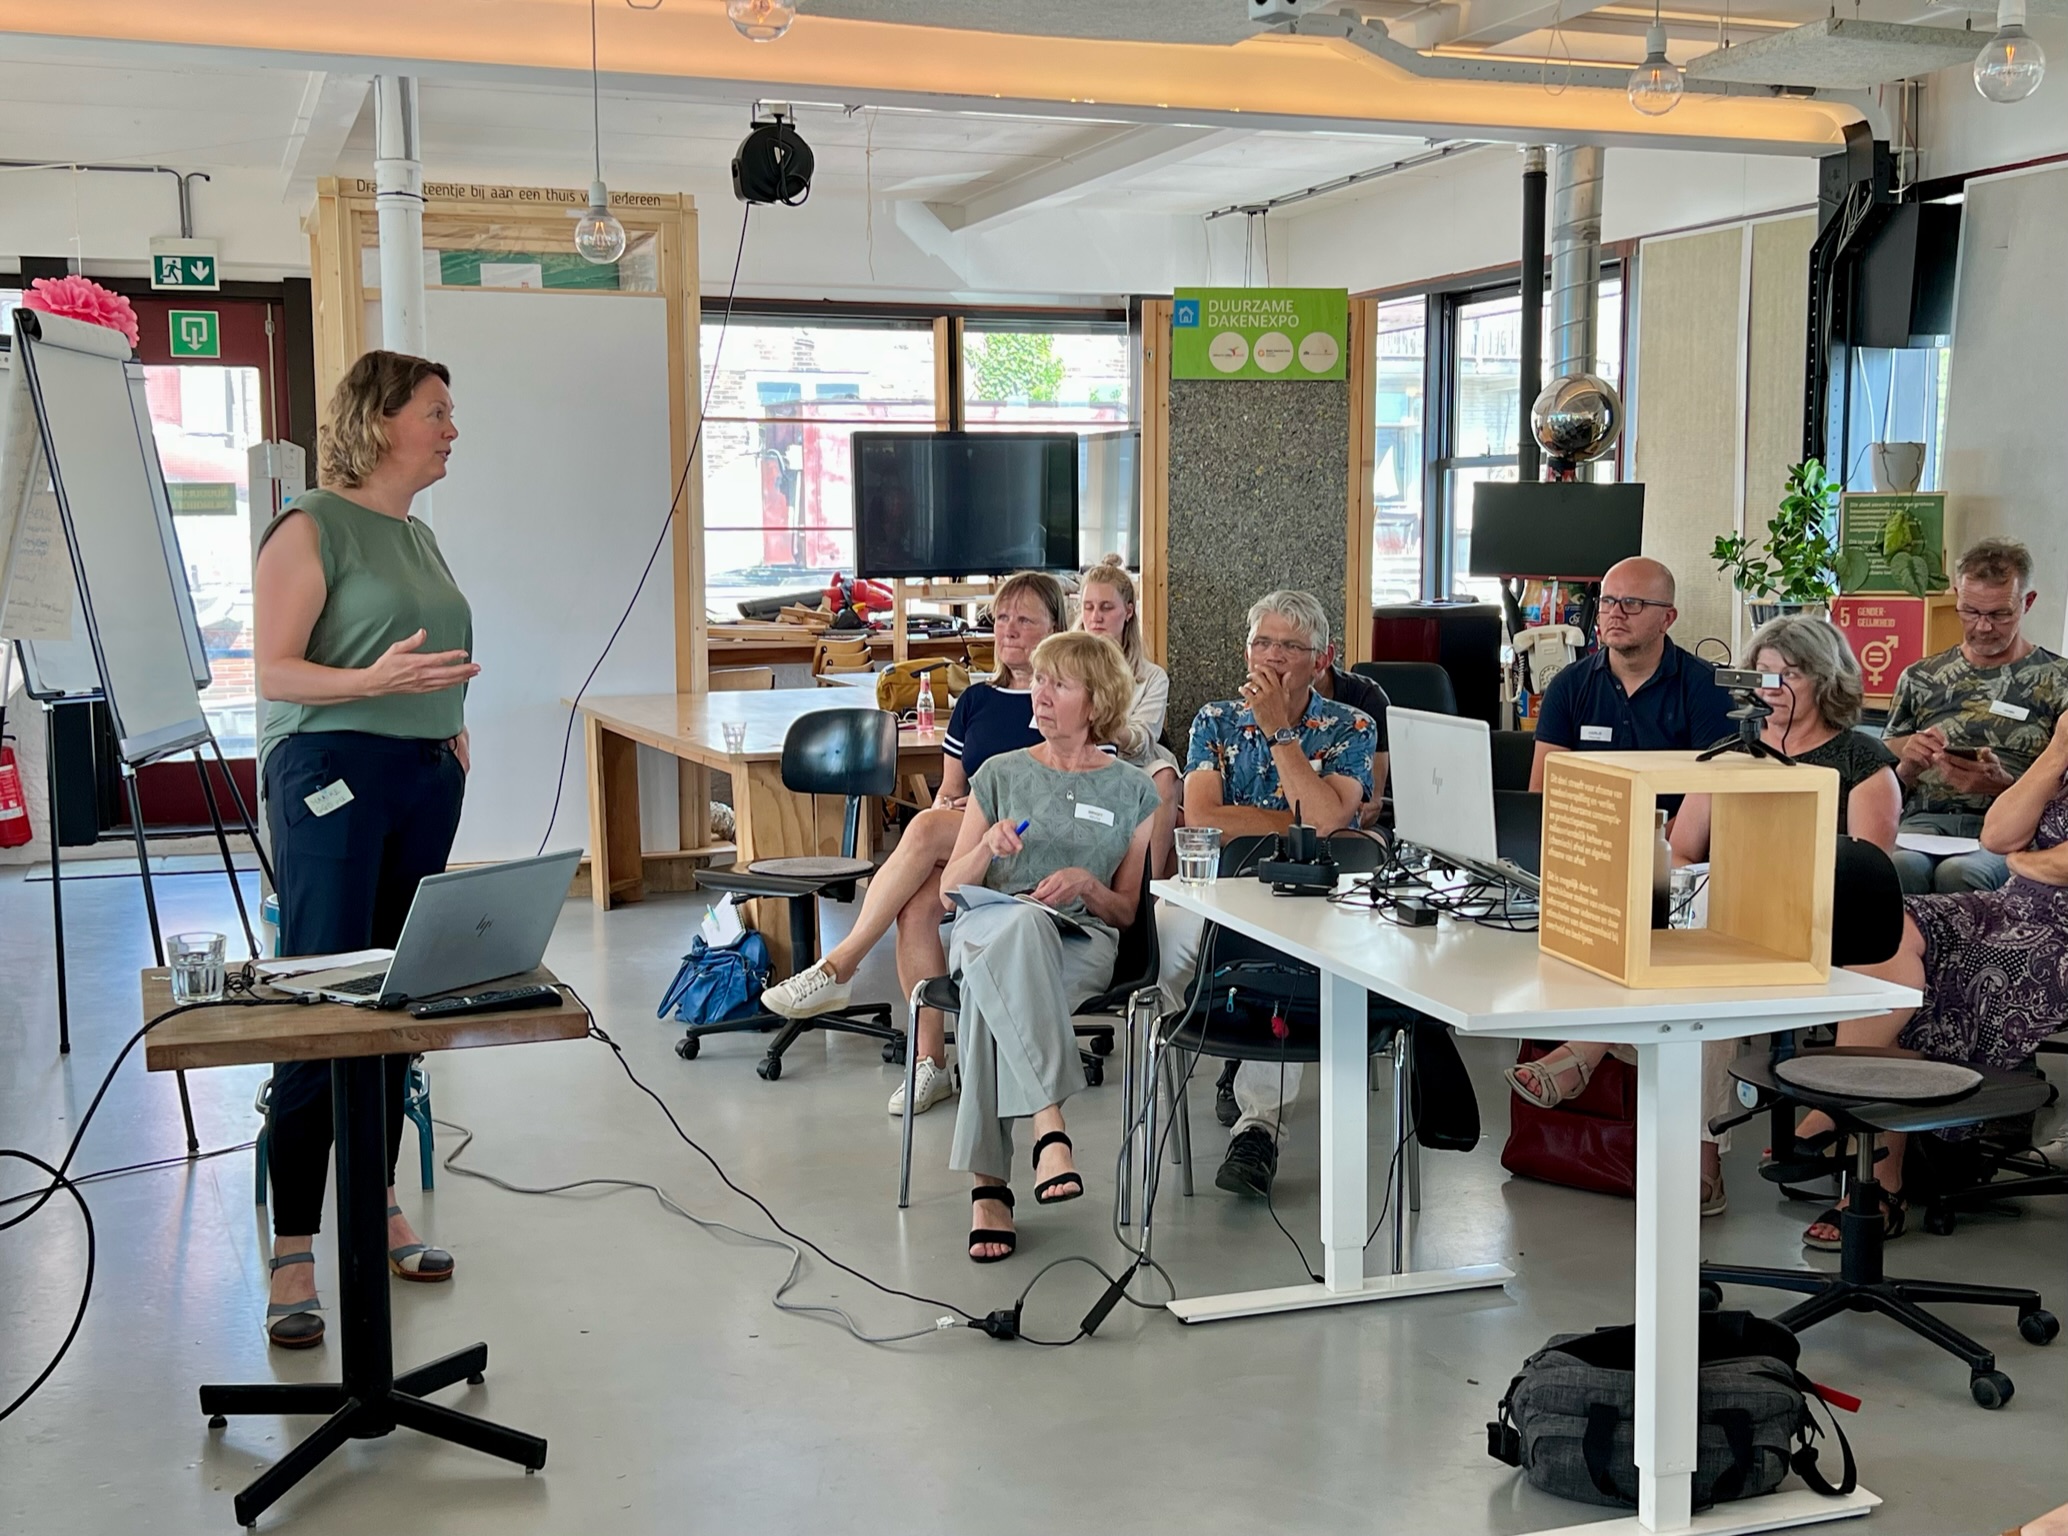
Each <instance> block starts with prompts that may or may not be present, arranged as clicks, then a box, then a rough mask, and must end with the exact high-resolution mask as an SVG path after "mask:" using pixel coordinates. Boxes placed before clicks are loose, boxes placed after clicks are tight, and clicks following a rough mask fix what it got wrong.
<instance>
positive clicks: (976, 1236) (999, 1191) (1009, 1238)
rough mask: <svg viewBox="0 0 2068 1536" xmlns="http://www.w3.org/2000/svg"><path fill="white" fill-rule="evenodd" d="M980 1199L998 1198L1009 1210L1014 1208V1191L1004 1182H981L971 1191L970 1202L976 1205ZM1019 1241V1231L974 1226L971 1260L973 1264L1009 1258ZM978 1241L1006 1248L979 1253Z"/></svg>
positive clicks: (994, 1262)
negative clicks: (1001, 1251) (999, 1250)
mask: <svg viewBox="0 0 2068 1536" xmlns="http://www.w3.org/2000/svg"><path fill="white" fill-rule="evenodd" d="M979 1200H996V1201H997V1202H998V1203H999V1204H1000V1205H1002V1206H1004V1207H1005V1208H1006V1209H1007V1210H1008V1211H1009V1210H1011V1209H1012V1191H1011V1190H1009V1189H1007V1188H1006V1187H1005V1186H1004V1185H1003V1184H979V1185H978V1186H977V1187H976V1188H975V1189H973V1190H971V1191H970V1192H969V1203H970V1204H971V1205H975V1204H976V1203H977V1202H978V1201H979ZM1019 1241H1020V1235H1019V1233H1017V1232H1007V1231H1005V1230H1003V1229H1002V1228H998V1227H972V1228H971V1229H970V1234H969V1248H970V1253H969V1262H970V1263H972V1264H996V1263H997V1262H998V1261H999V1260H1000V1259H1009V1258H1011V1257H1012V1251H1013V1249H1014V1248H1015V1247H1017V1246H1018V1245H1019ZM978 1243H984V1244H986V1245H988V1246H993V1247H1002V1248H1004V1249H1005V1252H1003V1253H978V1252H977V1251H976V1247H977V1244H978Z"/></svg>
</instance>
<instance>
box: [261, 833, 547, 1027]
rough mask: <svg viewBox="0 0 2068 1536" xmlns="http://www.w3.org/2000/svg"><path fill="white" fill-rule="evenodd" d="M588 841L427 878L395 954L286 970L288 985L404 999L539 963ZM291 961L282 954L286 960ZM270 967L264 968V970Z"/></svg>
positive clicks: (330, 994) (285, 988)
mask: <svg viewBox="0 0 2068 1536" xmlns="http://www.w3.org/2000/svg"><path fill="white" fill-rule="evenodd" d="M581 857H582V855H581V850H580V849H578V848H574V849H568V850H566V851H564V852H561V853H548V854H542V855H540V856H539V857H538V858H533V859H512V860H510V861H509V862H508V863H504V864H483V865H480V866H478V867H476V868H473V869H457V870H453V871H452V872H450V873H449V874H443V875H431V876H428V877H426V878H425V879H424V880H423V881H422V882H421V883H420V884H419V885H418V886H417V888H416V899H415V900H414V901H412V902H411V903H410V905H409V916H408V917H407V918H405V919H404V920H403V923H402V936H401V937H400V938H398V939H397V940H396V941H395V948H394V951H393V953H392V954H380V955H378V956H376V957H369V958H367V959H365V960H362V961H360V962H359V963H357V964H354V965H346V966H339V967H337V968H335V969H332V970H321V971H303V972H300V973H298V974H296V975H292V976H282V977H279V978H278V979H277V980H274V981H273V983H272V984H273V986H274V987H275V988H276V989H278V990H279V991H282V992H293V993H298V994H309V993H313V994H315V995H316V996H318V997H321V998H324V999H325V1000H326V1001H329V1002H333V1003H350V1004H353V1005H355V1006H357V1007H362V1008H399V1007H401V1006H402V1005H403V1004H405V1003H409V1002H414V1001H416V1000H417V999H419V998H426V997H436V996H437V995H438V994H440V993H442V992H451V991H454V990H456V989H457V988H460V987H471V986H476V985H478V984H479V983H481V982H484V981H495V980H498V979H500V978H501V977H505V976H520V975H522V974H523V973H524V972H526V971H529V970H534V969H536V968H537V966H538V963H539V961H541V960H543V959H544V958H545V955H546V941H547V940H548V939H550V938H551V937H552V936H553V925H554V924H555V923H556V922H558V921H559V918H560V909H561V906H562V905H563V904H564V903H565V902H566V900H567V888H568V886H569V884H570V883H571V882H572V881H573V880H574V871H575V866H576V865H577V864H578V863H580V862H581ZM282 963H284V962H282ZM266 969H271V967H262V972H263V970H266Z"/></svg>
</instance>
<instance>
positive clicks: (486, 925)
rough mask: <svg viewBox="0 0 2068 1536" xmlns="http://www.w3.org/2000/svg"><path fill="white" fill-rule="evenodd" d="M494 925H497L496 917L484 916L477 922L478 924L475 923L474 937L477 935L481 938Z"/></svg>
mask: <svg viewBox="0 0 2068 1536" xmlns="http://www.w3.org/2000/svg"><path fill="white" fill-rule="evenodd" d="M494 926H495V919H494V918H492V917H484V918H482V919H481V921H480V922H478V923H476V924H475V925H474V937H475V938H477V939H478V938H480V937H481V936H482V935H483V934H485V933H487V932H488V930H489V929H491V928H493V927H494Z"/></svg>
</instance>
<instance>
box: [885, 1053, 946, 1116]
mask: <svg viewBox="0 0 2068 1536" xmlns="http://www.w3.org/2000/svg"><path fill="white" fill-rule="evenodd" d="M918 1087H919V1102H918V1103H916V1104H914V1105H913V1106H912V1113H913V1114H915V1115H923V1114H925V1113H926V1112H927V1111H928V1110H929V1109H932V1108H933V1107H934V1105H936V1104H938V1103H940V1102H941V1100H943V1099H947V1098H953V1097H954V1095H955V1084H954V1082H953V1081H952V1080H951V1079H950V1078H949V1076H948V1074H947V1073H946V1072H945V1071H943V1070H942V1069H941V1068H939V1067H937V1066H935V1065H934V1061H933V1058H932V1057H931V1056H922V1057H920V1058H919V1076H918ZM890 1112H891V1113H892V1114H894V1115H898V1116H901V1117H902V1116H903V1114H904V1113H905V1085H904V1084H903V1083H899V1084H898V1086H897V1091H896V1092H894V1093H893V1094H891V1096H890Z"/></svg>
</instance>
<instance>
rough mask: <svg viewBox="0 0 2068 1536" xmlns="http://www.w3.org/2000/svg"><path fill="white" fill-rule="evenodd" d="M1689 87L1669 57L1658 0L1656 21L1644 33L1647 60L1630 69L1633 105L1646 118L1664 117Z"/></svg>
mask: <svg viewBox="0 0 2068 1536" xmlns="http://www.w3.org/2000/svg"><path fill="white" fill-rule="evenodd" d="M1686 88H1687V82H1686V81H1684V80H1683V79H1681V76H1680V66H1679V65H1678V64H1675V63H1674V62H1673V61H1672V60H1671V59H1669V58H1667V57H1666V28H1665V25H1664V23H1662V22H1661V21H1660V19H1659V6H1658V4H1657V0H1654V3H1653V5H1652V24H1651V25H1650V26H1649V27H1647V28H1646V29H1645V33H1644V62H1643V63H1642V64H1640V65H1638V66H1637V68H1635V69H1633V70H1631V71H1630V84H1629V85H1628V86H1627V87H1626V89H1627V90H1628V92H1629V95H1630V105H1631V106H1633V107H1635V108H1636V109H1637V110H1638V111H1640V112H1642V113H1643V114H1644V115H1645V116H1646V117H1664V116H1665V115H1666V114H1667V113H1668V112H1671V111H1672V110H1673V109H1674V108H1675V107H1677V106H1679V105H1680V96H1681V92H1682V91H1684V90H1685V89H1686Z"/></svg>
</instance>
